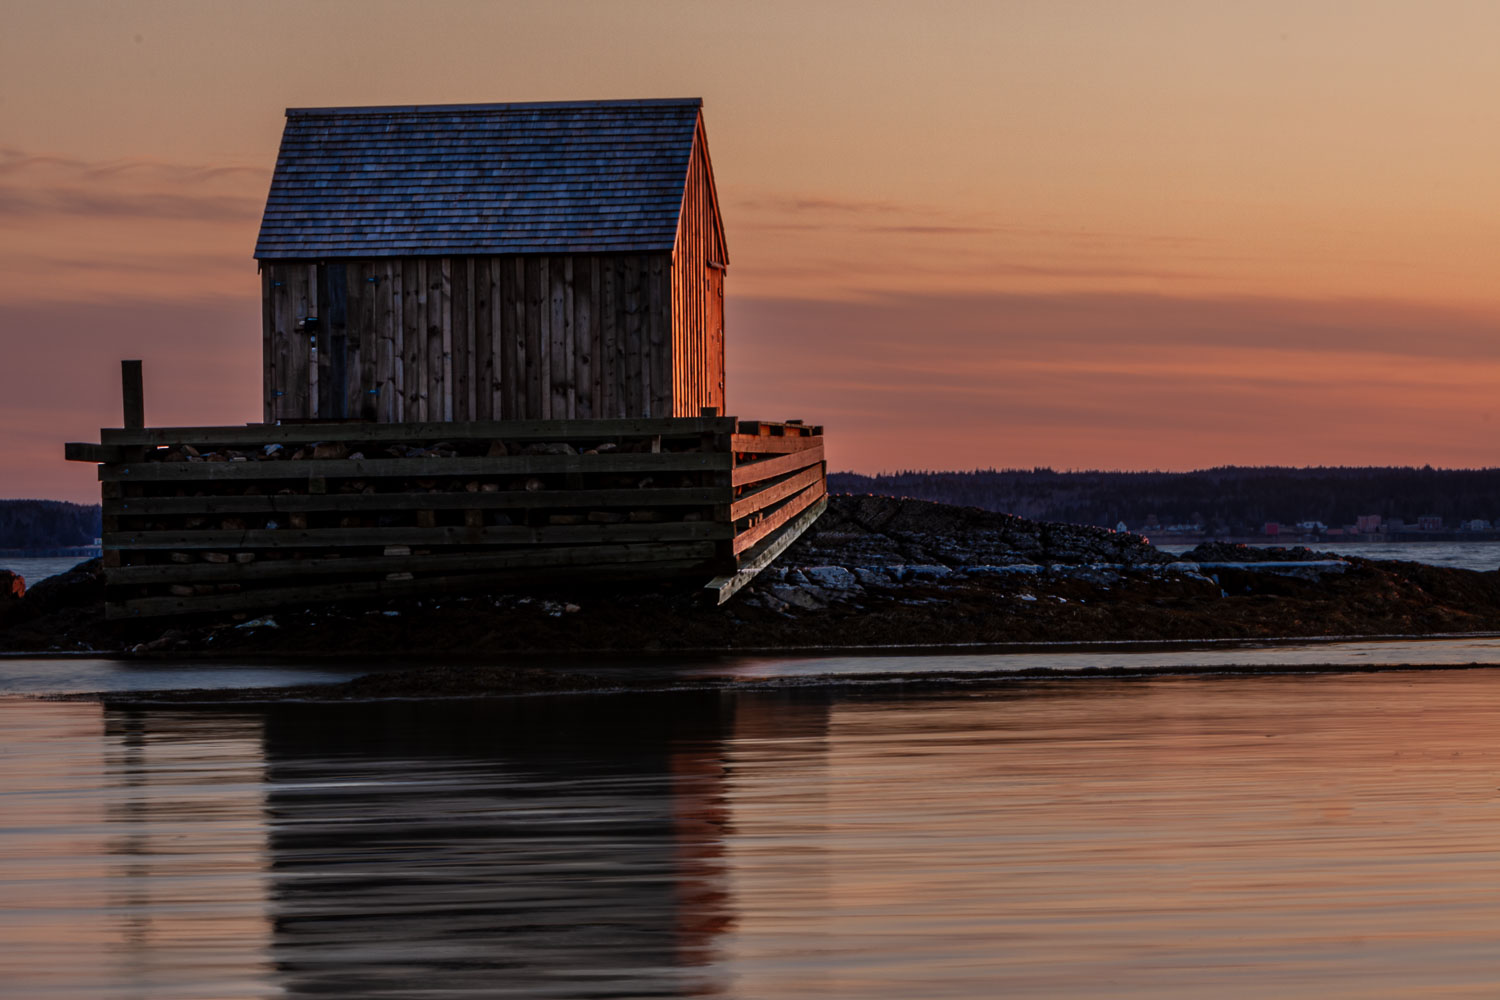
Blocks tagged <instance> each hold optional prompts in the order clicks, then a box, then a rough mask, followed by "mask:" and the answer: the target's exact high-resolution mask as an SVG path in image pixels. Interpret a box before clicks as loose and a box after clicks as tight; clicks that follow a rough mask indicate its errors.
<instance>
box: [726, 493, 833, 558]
mask: <svg viewBox="0 0 1500 1000" xmlns="http://www.w3.org/2000/svg"><path fill="white" fill-rule="evenodd" d="M826 495H827V490H825V489H824V487H823V483H822V482H821V480H820V481H819V482H817V483H814V484H813V485H812V486H809V487H807V488H806V489H805V490H803V491H802V492H801V493H798V494H797V495H796V496H794V497H792V498H791V499H790V500H787V501H786V502H785V503H783V504H782V505H781V506H780V507H778V508H776V509H775V510H773V511H770V512H768V513H767V514H766V516H765V519H764V520H762V521H760V522H759V523H757V524H755V525H753V526H752V527H749V528H746V529H745V530H744V531H742V532H740V533H739V534H737V535H735V536H734V544H733V545H732V546H731V548H732V549H733V551H734V554H735V555H736V556H738V555H739V554H740V553H741V552H744V551H745V550H746V549H749V548H751V547H752V546H754V545H755V543H756V542H758V541H760V540H761V539H762V538H765V537H766V536H767V535H769V534H771V532H773V531H775V530H776V529H777V528H779V527H781V526H782V525H783V524H785V523H787V522H788V521H790V520H791V519H792V518H794V517H796V516H797V515H798V514H800V513H801V512H802V511H803V510H805V509H807V508H808V507H811V506H812V505H813V504H815V503H817V502H818V501H819V500H820V499H822V498H823V497H824V496H826Z"/></svg>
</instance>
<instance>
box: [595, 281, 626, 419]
mask: <svg viewBox="0 0 1500 1000" xmlns="http://www.w3.org/2000/svg"><path fill="white" fill-rule="evenodd" d="M618 267H619V259H618V258H616V257H613V256H610V257H601V258H600V259H599V302H600V308H599V394H600V398H601V399H602V401H603V404H604V406H603V410H602V411H601V416H605V417H619V416H622V414H621V413H620V411H619V392H618V391H617V386H616V367H615V340H616V337H617V336H618V330H619V328H620V306H619V301H618V297H617V294H616V289H617V288H618V287H619V282H618V280H617V278H618Z"/></svg>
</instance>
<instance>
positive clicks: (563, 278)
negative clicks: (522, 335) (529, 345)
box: [552, 255, 577, 418]
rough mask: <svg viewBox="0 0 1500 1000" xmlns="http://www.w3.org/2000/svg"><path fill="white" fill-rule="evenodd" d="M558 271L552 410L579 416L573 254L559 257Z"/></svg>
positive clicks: (554, 295) (554, 289) (554, 300)
mask: <svg viewBox="0 0 1500 1000" xmlns="http://www.w3.org/2000/svg"><path fill="white" fill-rule="evenodd" d="M556 264H558V265H559V267H558V268H556V270H558V273H556V274H555V276H553V279H552V280H553V286H552V340H553V343H555V345H556V348H555V358H553V361H555V363H553V367H552V378H553V396H552V400H553V402H552V408H553V411H558V408H561V415H562V417H568V418H571V417H577V391H576V385H577V373H576V370H574V367H573V366H574V360H573V255H567V256H562V258H558V259H556Z"/></svg>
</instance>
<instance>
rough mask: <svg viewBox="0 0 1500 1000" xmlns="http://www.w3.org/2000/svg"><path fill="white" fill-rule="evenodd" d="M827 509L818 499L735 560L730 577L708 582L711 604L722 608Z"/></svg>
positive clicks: (824, 502) (825, 499) (826, 500)
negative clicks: (737, 564)
mask: <svg viewBox="0 0 1500 1000" xmlns="http://www.w3.org/2000/svg"><path fill="white" fill-rule="evenodd" d="M827 509H828V498H827V497H826V496H825V497H822V498H821V499H819V500H818V502H817V503H815V504H813V505H812V506H811V507H809V508H807V509H806V510H804V511H803V512H802V513H801V514H799V515H797V517H795V518H794V519H793V520H792V521H791V522H790V523H789V524H787V525H785V526H784V527H783V528H782V529H781V530H780V531H779V532H776V533H774V534H772V535H771V536H770V537H768V538H765V539H763V540H762V541H760V542H759V543H758V544H756V545H755V546H754V547H752V548H751V549H750V550H749V551H747V552H746V553H744V555H742V556H741V557H740V559H739V568H738V569H737V570H735V572H733V573H729V574H727V575H725V576H716V577H714V578H713V579H712V580H710V581H709V582H708V585H707V587H706V588H705V589H706V590H708V592H709V593H710V594H711V595H712V596H713V597H714V603H716V604H723V603H724V602H725V601H727V600H729V599H730V598H731V597H733V596H734V595H735V594H736V593H738V592H739V591H740V589H741V588H742V587H744V586H745V584H747V583H749V582H750V581H751V580H753V579H755V575H756V574H757V573H759V572H760V571H761V570H763V569H765V568H766V567H767V566H769V565H771V563H773V562H775V561H776V557H777V556H779V555H781V554H782V553H783V552H785V551H786V550H787V549H788V548H790V547H791V544H792V543H793V542H795V541H796V540H797V539H798V538H800V537H801V536H802V533H803V532H804V531H806V530H807V529H808V528H810V527H812V523H813V522H814V521H816V520H817V519H818V517H819V516H820V515H821V514H822V513H823V512H824V511H825V510H827Z"/></svg>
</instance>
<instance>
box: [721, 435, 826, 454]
mask: <svg viewBox="0 0 1500 1000" xmlns="http://www.w3.org/2000/svg"><path fill="white" fill-rule="evenodd" d="M822 443H823V439H822V438H821V437H813V436H811V435H809V436H808V437H770V436H769V435H760V434H735V435H733V436H731V437H730V439H729V448H730V450H731V451H733V452H735V453H737V454H738V453H746V454H757V455H761V454H778V453H786V452H793V451H803V450H805V449H807V448H812V447H814V446H815V445H820V444H822Z"/></svg>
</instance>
